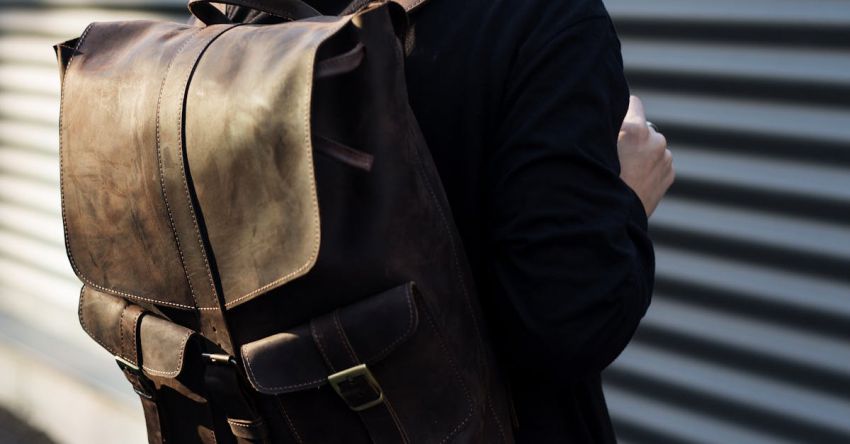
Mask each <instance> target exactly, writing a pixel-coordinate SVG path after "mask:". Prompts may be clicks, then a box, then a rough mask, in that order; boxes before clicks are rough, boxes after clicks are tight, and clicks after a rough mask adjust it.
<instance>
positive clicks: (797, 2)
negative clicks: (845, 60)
mask: <svg viewBox="0 0 850 444" xmlns="http://www.w3.org/2000/svg"><path fill="white" fill-rule="evenodd" d="M605 5H606V6H607V7H608V9H609V10H610V11H611V14H612V15H613V16H614V17H615V18H616V19H617V20H619V21H636V20H640V21H651V22H660V21H672V22H679V23H683V22H700V23H741V24H745V25H748V26H758V25H776V26H811V27H823V26H846V27H850V3H848V2H845V1H840V0H714V1H710V2H706V1H701V0H644V1H641V2H635V1H632V0H606V2H605Z"/></svg>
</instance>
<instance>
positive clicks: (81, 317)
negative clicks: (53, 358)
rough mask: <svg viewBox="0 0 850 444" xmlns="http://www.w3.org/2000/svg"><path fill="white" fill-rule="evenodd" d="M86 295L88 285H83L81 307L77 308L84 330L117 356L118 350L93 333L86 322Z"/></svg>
mask: <svg viewBox="0 0 850 444" xmlns="http://www.w3.org/2000/svg"><path fill="white" fill-rule="evenodd" d="M85 296H86V286H85V285H83V288H81V289H80V303H79V307H78V308H77V316H78V317H79V318H80V325H82V327H83V331H85V332H86V333H88V335H89V337H90V338H92V339H94V341H95V342H97V343H98V344H100V346H101V347H103V348H104V349H106V351H108V352H109V353H111V354H112V355H114V356H117V355H118V352H116V351H115V350H113V349H112V347H110V346H108V345H106V344H105V343H104V342H103V341H101V340H100V339H99V338H98V337H97V336H95V334H94V333H92V331H91V330H90V329H89V326H88V325H87V323H86V316H85V312H84V311H83V303H84V300H85Z"/></svg>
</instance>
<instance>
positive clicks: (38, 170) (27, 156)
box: [0, 143, 59, 192]
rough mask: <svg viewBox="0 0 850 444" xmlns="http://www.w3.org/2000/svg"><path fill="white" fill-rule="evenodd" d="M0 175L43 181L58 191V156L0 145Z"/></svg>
mask: <svg viewBox="0 0 850 444" xmlns="http://www.w3.org/2000/svg"><path fill="white" fill-rule="evenodd" d="M0 174H5V175H10V176H17V177H25V178H31V179H36V180H41V181H44V182H45V183H48V184H53V185H55V186H56V190H57V192H58V190H59V156H58V155H56V153H51V154H46V153H43V152H40V151H37V150H33V149H27V148H16V147H10V146H6V145H3V144H2V143H0Z"/></svg>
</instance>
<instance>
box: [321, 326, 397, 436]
mask: <svg viewBox="0 0 850 444" xmlns="http://www.w3.org/2000/svg"><path fill="white" fill-rule="evenodd" d="M310 333H311V335H312V336H313V341H314V342H315V344H316V347H317V348H318V349H319V352H320V354H321V355H322V358H323V359H324V361H325V364H326V365H327V366H328V369H330V371H331V372H332V373H338V372H341V371H344V370H346V369H350V368H352V367H355V366H358V365H360V364H361V363H362V362H361V361H360V358H359V357H358V356H357V354H356V353H355V351H354V349H353V348H352V347H351V344H350V343H349V341H348V338H347V337H346V335H345V330H344V329H343V326H342V323H341V322H340V319H339V312H338V311H334V312H333V313H330V314H327V315H324V316H322V317H319V318H316V319H313V320H312V321H311V322H310ZM370 376H371V375H370ZM366 391H367V392H369V390H366ZM368 395H372V396H374V395H381V397H382V401H381V402H380V403H378V404H376V405H374V406H372V407H369V408H366V409H363V410H359V411H357V414H358V415H359V416H360V420H361V421H362V422H363V425H364V426H365V427H366V430H367V431H368V432H369V436H370V437H371V438H372V442H373V443H375V444H398V443H409V442H410V439H408V437H407V433H405V431H404V427H403V426H402V424H401V421H399V419H398V415H396V413H395V411H394V410H393V407H392V404H390V401H389V399H387V397H386V396H385V395H384V394H383V393H380V392H378V393H367V398H368ZM366 400H367V401H368V399H366ZM345 401H346V402H347V403H349V406H351V405H350V401H348V400H345Z"/></svg>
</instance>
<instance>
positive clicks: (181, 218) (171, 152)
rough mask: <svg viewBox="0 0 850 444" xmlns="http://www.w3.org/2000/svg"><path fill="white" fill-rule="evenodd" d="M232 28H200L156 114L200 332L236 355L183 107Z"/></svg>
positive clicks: (174, 65) (174, 67)
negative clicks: (189, 156)
mask: <svg viewBox="0 0 850 444" xmlns="http://www.w3.org/2000/svg"><path fill="white" fill-rule="evenodd" d="M233 27H234V26H211V27H206V28H202V29H201V30H199V31H198V32H197V33H196V34H194V36H193V37H192V38H191V40H190V41H188V42H186V44H185V45H184V46H183V47H182V50H181V51H180V52H179V53H177V55H175V56H174V59H173V60H172V61H171V65H170V69H169V71H168V72H167V73H166V76H165V79H164V80H163V82H162V88H161V91H160V97H159V107H158V110H157V127H158V128H159V138H158V146H157V152H158V155H159V167H160V179H161V181H162V184H163V194H164V196H165V201H166V202H167V203H168V205H167V207H168V212H169V216H170V218H171V224H172V227H171V228H172V230H173V232H174V237H175V239H176V240H177V247H178V248H179V249H180V257H181V262H182V265H183V267H184V269H185V272H186V276H187V279H188V280H189V286H190V288H191V291H192V296H193V298H194V302H195V304H196V306H197V308H198V317H199V323H200V326H199V327H200V328H199V330H200V332H201V334H202V335H203V336H204V337H206V338H207V339H209V340H210V341H213V342H215V343H216V345H218V346H219V347H221V349H222V350H224V352H225V353H227V354H229V355H231V356H233V352H234V348H233V343H232V341H231V338H230V331H229V329H228V325H227V321H226V320H225V318H224V305H223V301H222V300H221V298H220V297H219V291H218V287H217V284H216V281H215V279H214V278H213V271H214V270H213V264H212V263H211V261H210V255H208V254H207V245H206V243H205V242H204V238H203V235H202V233H203V232H204V226H203V218H202V215H201V214H200V211H197V210H196V208H197V204H196V198H195V196H194V187H193V186H192V178H191V171H190V170H189V165H188V163H187V162H186V152H185V151H186V147H184V146H183V140H184V138H183V132H184V125H183V107H184V102H185V97H186V91H187V89H188V86H189V80H190V77H191V74H192V71H193V70H194V68H195V66H196V65H197V63H198V61H199V60H200V58H201V55H202V54H203V52H204V50H205V49H206V48H207V47H208V46H209V45H210V44H211V43H212V42H213V41H214V40H215V39H216V38H217V37H219V36H220V35H221V34H223V33H224V32H227V31H228V30H230V29H233Z"/></svg>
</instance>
